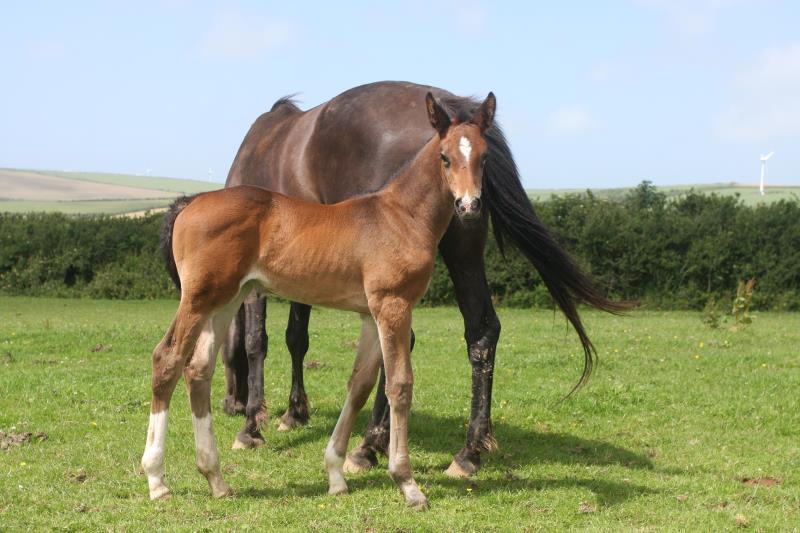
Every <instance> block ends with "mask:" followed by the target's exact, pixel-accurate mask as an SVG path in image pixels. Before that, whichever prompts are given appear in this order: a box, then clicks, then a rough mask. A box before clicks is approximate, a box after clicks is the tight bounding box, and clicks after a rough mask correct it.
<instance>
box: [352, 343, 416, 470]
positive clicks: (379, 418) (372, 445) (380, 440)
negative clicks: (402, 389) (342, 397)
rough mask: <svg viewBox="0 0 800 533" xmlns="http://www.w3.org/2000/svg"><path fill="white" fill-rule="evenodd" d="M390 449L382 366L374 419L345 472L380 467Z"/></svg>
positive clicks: (371, 420)
mask: <svg viewBox="0 0 800 533" xmlns="http://www.w3.org/2000/svg"><path fill="white" fill-rule="evenodd" d="M414 341H415V337H414V330H413V329H412V330H411V350H410V351H414ZM388 448H389V400H388V399H387V398H386V372H384V370H383V364H381V377H380V380H379V381H378V387H377V390H376V392H375V403H374V404H373V406H372V418H371V419H370V421H369V423H368V424H367V428H366V429H365V430H364V438H363V439H362V440H361V443H360V444H359V445H358V446H357V447H355V448H353V451H351V452H350V453H349V454H347V461H345V463H344V471H345V472H347V473H353V474H355V473H360V472H365V471H367V470H369V469H370V468H372V467H374V466H377V465H378V454H383V455H386V453H387V450H388Z"/></svg>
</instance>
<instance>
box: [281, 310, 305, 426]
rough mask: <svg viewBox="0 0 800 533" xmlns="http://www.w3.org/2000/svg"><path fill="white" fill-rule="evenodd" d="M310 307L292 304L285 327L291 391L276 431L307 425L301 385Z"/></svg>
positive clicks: (303, 391)
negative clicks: (289, 355) (290, 373)
mask: <svg viewBox="0 0 800 533" xmlns="http://www.w3.org/2000/svg"><path fill="white" fill-rule="evenodd" d="M310 314H311V306H309V305H305V304H300V303H297V302H292V307H291V309H290V310H289V323H288V324H287V325H286V346H287V348H289V353H290V354H291V355H292V390H291V391H290V392H289V407H288V408H287V409H286V412H285V413H284V414H283V416H281V422H280V425H279V426H278V431H289V430H290V429H292V428H295V427H297V426H304V425H306V424H308V397H306V388H305V384H304V383H303V360H304V359H305V357H306V352H308V320H309V315H310Z"/></svg>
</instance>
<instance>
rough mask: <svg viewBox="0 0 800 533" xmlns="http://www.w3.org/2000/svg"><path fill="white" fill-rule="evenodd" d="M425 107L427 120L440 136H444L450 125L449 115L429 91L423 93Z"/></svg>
mask: <svg viewBox="0 0 800 533" xmlns="http://www.w3.org/2000/svg"><path fill="white" fill-rule="evenodd" d="M425 107H426V108H427V110H428V120H430V121H431V126H433V129H435V130H436V131H438V132H439V136H440V137H444V135H445V133H447V128H449V127H450V115H448V114H447V111H445V110H444V108H443V107H442V106H441V105H440V104H439V102H438V101H437V100H436V98H434V97H433V95H432V94H431V93H430V92H429V93H428V94H426V95H425Z"/></svg>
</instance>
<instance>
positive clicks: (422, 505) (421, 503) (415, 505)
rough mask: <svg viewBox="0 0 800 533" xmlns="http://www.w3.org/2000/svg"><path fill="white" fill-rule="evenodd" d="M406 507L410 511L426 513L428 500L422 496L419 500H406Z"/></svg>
mask: <svg viewBox="0 0 800 533" xmlns="http://www.w3.org/2000/svg"><path fill="white" fill-rule="evenodd" d="M406 505H408V506H409V507H410V508H411V510H412V511H427V510H428V508H429V507H428V498H426V497H425V496H422V497H421V498H415V499H412V500H406Z"/></svg>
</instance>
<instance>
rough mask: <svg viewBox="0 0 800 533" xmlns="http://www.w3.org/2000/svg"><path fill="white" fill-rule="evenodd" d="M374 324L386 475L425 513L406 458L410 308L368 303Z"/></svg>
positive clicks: (400, 303)
mask: <svg viewBox="0 0 800 533" xmlns="http://www.w3.org/2000/svg"><path fill="white" fill-rule="evenodd" d="M370 309H372V310H373V315H374V316H375V319H376V320H375V321H376V322H377V324H378V334H379V336H380V342H381V351H382V352H383V365H384V369H385V370H386V397H387V398H388V399H389V426H390V430H389V475H390V476H391V477H392V479H393V480H394V482H395V483H397V486H398V487H399V488H400V490H401V491H402V492H403V496H405V500H406V504H407V505H408V506H409V507H411V508H413V509H426V508H427V507H428V500H427V498H426V497H425V495H424V494H422V491H420V490H419V487H418V486H417V483H416V481H414V477H413V474H412V470H411V460H410V458H409V456H408V415H409V411H410V409H411V398H412V395H413V389H414V375H413V372H412V370H411V357H410V355H411V354H410V347H411V305H410V304H409V303H408V302H406V301H405V300H403V299H400V298H391V297H387V298H382V299H381V300H380V301H370Z"/></svg>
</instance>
